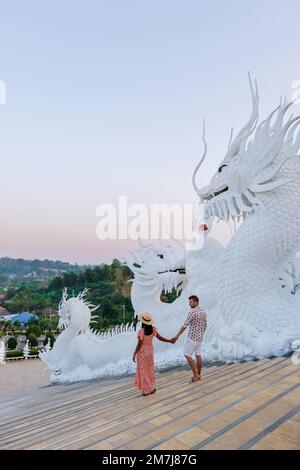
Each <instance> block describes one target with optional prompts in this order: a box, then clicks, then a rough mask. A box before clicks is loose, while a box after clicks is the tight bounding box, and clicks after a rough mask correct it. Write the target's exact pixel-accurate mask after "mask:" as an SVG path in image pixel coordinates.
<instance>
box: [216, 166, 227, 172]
mask: <svg viewBox="0 0 300 470" xmlns="http://www.w3.org/2000/svg"><path fill="white" fill-rule="evenodd" d="M225 166H227V165H221V166H219V168H218V173H221V171H222V170H223V168H224V167H225Z"/></svg>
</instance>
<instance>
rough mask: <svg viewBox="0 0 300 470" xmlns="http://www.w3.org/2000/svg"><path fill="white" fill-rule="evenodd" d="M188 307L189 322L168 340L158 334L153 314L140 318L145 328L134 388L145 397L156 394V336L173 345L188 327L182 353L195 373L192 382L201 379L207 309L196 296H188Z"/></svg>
mask: <svg viewBox="0 0 300 470" xmlns="http://www.w3.org/2000/svg"><path fill="white" fill-rule="evenodd" d="M189 306H190V311H189V313H188V316H187V318H186V321H185V322H184V324H183V326H182V327H181V328H180V330H179V331H178V333H177V335H176V336H175V337H174V338H172V339H166V338H164V337H163V336H161V335H160V334H159V333H158V331H157V329H156V328H155V327H154V326H153V319H152V316H151V314H150V313H148V312H146V313H144V314H142V315H141V316H140V317H139V320H140V322H141V323H142V327H141V329H140V330H139V331H138V335H137V337H138V344H137V346H136V349H135V351H134V354H133V361H134V362H136V363H137V368H136V376H135V386H136V387H137V388H139V389H140V390H141V392H142V394H143V395H144V396H147V395H151V394H153V393H155V392H156V388H155V374H154V353H153V343H152V342H153V338H154V337H156V338H157V339H158V340H159V341H163V342H165V343H172V344H174V343H175V342H176V341H177V340H178V338H179V336H180V335H182V333H183V332H184V331H185V330H186V328H187V327H189V332H188V336H187V338H186V341H185V344H184V349H183V353H184V355H185V357H186V360H187V362H188V364H189V365H190V367H191V369H192V371H193V377H192V379H191V381H190V382H197V381H199V380H200V378H201V369H202V357H201V343H202V338H203V335H204V332H205V330H206V328H207V317H206V313H205V312H204V310H202V309H201V307H200V306H199V299H198V297H197V296H196V295H191V296H190V297H189ZM194 354H195V356H196V364H195V362H194V359H193V355H194Z"/></svg>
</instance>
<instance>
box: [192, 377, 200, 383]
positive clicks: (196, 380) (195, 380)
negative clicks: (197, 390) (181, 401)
mask: <svg viewBox="0 0 300 470" xmlns="http://www.w3.org/2000/svg"><path fill="white" fill-rule="evenodd" d="M200 379H201V377H200V376H199V377H198V378H197V379H195V378H194V377H192V378H191V380H190V382H189V383H190V384H192V383H194V382H199V380H200Z"/></svg>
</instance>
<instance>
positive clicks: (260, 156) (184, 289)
mask: <svg viewBox="0 0 300 470" xmlns="http://www.w3.org/2000/svg"><path fill="white" fill-rule="evenodd" d="M250 86H251V92H252V113H251V116H250V119H249V121H248V122H247V124H246V125H245V126H244V127H243V128H242V130H241V131H240V132H239V133H238V134H237V136H236V137H235V139H234V140H233V141H232V142H230V144H229V148H228V151H227V153H226V155H225V158H224V159H223V160H222V162H221V163H220V165H219V167H218V170H217V172H216V174H215V175H214V176H213V178H212V179H211V181H210V183H209V185H208V186H205V187H203V188H199V187H198V186H197V184H196V176H197V172H198V170H199V168H200V166H201V164H202V163H203V161H204V159H205V156H206V153H207V145H206V141H205V136H204V134H203V140H204V144H205V150H204V154H203V157H202V158H201V161H200V163H199V164H198V166H197V168H196V170H195V172H194V175H193V184H194V187H195V190H196V192H197V194H198V196H199V198H200V203H201V204H203V205H204V214H205V219H204V220H205V223H206V224H207V226H208V228H209V229H210V228H211V225H212V223H213V221H214V220H215V219H217V220H223V221H225V222H227V223H228V222H229V221H230V220H233V221H234V223H236V222H241V224H240V226H239V228H238V230H237V231H236V233H235V234H234V236H233V237H232V239H231V240H230V242H229V244H228V245H227V247H226V248H223V247H222V246H221V245H220V244H219V243H218V242H217V241H216V240H214V239H212V238H210V237H208V236H207V235H206V239H205V242H204V245H203V248H202V249H200V250H190V251H184V250H183V249H178V248H177V247H176V248H175V246H174V245H168V246H163V245H147V246H144V247H143V246H140V248H138V249H137V250H136V251H135V252H133V253H132V257H133V259H132V260H130V261H129V260H128V261H127V265H128V266H129V267H130V268H131V270H132V272H133V273H134V279H133V284H132V292H131V297H132V303H133V306H134V309H135V312H136V313H137V314H139V313H141V312H143V311H146V310H149V311H151V312H152V313H153V315H154V318H155V322H156V325H157V327H158V329H159V331H160V332H161V334H162V335H164V336H167V337H172V336H173V335H174V334H175V332H176V331H177V330H178V329H179V327H180V326H181V325H182V323H183V320H184V318H185V316H186V313H187V300H188V296H189V295H191V294H196V295H198V296H199V298H200V300H201V304H202V305H203V307H204V308H205V309H206V311H207V314H208V329H207V331H206V333H205V337H204V343H203V353H204V357H205V359H207V360H209V359H221V360H225V361H237V360H247V359H252V358H264V357H269V356H271V355H282V354H284V353H286V352H288V351H290V350H291V344H292V341H293V340H295V339H299V338H300V296H299V292H300V289H299V286H300V263H299V258H298V257H297V253H298V251H297V250H298V247H299V240H300V158H299V156H298V151H299V146H300V133H299V132H297V128H298V125H299V122H300V118H299V117H295V118H294V117H290V118H288V119H286V118H285V115H286V113H287V111H288V109H289V108H290V106H291V103H286V102H283V103H281V104H280V106H278V108H276V109H275V110H274V111H273V112H272V113H271V114H270V115H269V116H268V117H267V118H266V119H265V120H264V121H262V122H261V123H260V124H258V100H259V97H258V91H257V84H256V82H255V89H254V88H253V86H252V83H251V80H250ZM208 232H209V230H208V231H207V233H208ZM173 289H176V290H177V291H178V292H180V295H179V297H178V298H177V299H176V300H175V301H174V302H173V303H170V304H168V303H165V302H162V300H161V293H162V291H165V292H170V291H172V290H173ZM84 299H85V292H84V293H83V294H80V295H79V297H77V298H70V299H68V298H67V294H66V293H64V296H63V300H62V302H61V305H60V309H59V314H60V317H61V326H64V327H65V329H64V331H63V332H62V333H61V334H60V336H59V337H58V339H57V340H56V342H55V344H54V348H53V350H52V351H50V352H49V351H48V352H44V353H42V354H41V359H42V360H43V361H44V362H45V363H46V364H47V366H48V367H49V368H50V369H52V370H53V371H56V372H55V373H54V374H52V376H51V379H52V380H53V381H74V380H80V379H81V380H82V379H90V378H93V377H99V376H106V375H117V374H123V373H128V372H132V371H133V370H134V365H133V363H132V361H131V357H132V351H133V349H134V345H135V343H136V331H135V328H134V327H133V325H126V326H125V325H122V326H120V327H118V328H116V329H114V330H113V331H110V332H107V333H105V334H97V333H94V332H93V331H92V330H91V329H90V327H89V325H90V322H91V319H92V315H91V311H92V309H91V307H92V306H90V305H89V304H88V303H87V302H86V301H85V300H84ZM181 341H182V339H181ZM181 341H178V342H177V343H176V345H170V344H168V343H160V342H156V344H155V349H156V364H157V366H165V365H173V364H178V363H180V362H181V361H182V352H181Z"/></svg>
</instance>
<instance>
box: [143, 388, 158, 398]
mask: <svg viewBox="0 0 300 470" xmlns="http://www.w3.org/2000/svg"><path fill="white" fill-rule="evenodd" d="M155 392H156V388H155V389H154V390H153V392H150V393H142V395H143V397H148V395H152V394H153V393H155Z"/></svg>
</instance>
